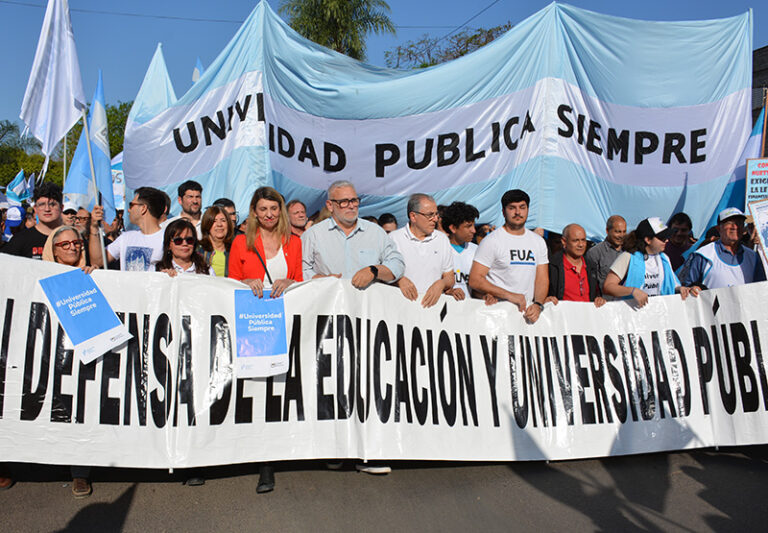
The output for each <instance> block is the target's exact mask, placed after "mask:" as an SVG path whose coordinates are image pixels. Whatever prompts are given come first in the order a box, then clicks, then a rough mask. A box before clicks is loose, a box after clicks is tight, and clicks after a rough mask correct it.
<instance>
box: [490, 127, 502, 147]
mask: <svg viewBox="0 0 768 533" xmlns="http://www.w3.org/2000/svg"><path fill="white" fill-rule="evenodd" d="M500 133H501V124H499V123H498V122H494V123H493V124H491V152H500V151H501V148H500V147H499V134H500Z"/></svg>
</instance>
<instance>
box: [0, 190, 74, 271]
mask: <svg viewBox="0 0 768 533" xmlns="http://www.w3.org/2000/svg"><path fill="white" fill-rule="evenodd" d="M34 201H35V215H37V220H38V222H37V223H36V224H35V225H34V226H32V227H31V228H26V229H23V230H21V231H20V232H19V233H17V234H16V235H14V236H13V238H12V239H11V240H10V241H9V242H8V244H6V245H5V246H3V248H2V251H3V253H6V254H11V255H18V256H21V257H30V258H32V259H40V260H42V258H43V248H44V247H45V241H46V240H48V235H50V234H51V232H52V231H53V230H55V229H56V228H58V227H59V226H61V202H62V194H61V187H59V186H58V185H55V184H53V183H51V182H44V183H42V184H41V185H40V186H39V187H36V188H35V195H34Z"/></svg>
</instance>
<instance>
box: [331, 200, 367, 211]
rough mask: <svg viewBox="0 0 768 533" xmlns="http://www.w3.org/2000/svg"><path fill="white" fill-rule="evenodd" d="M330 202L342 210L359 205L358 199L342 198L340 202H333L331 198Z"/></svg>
mask: <svg viewBox="0 0 768 533" xmlns="http://www.w3.org/2000/svg"><path fill="white" fill-rule="evenodd" d="M331 202H333V203H334V204H336V205H338V206H339V207H341V208H342V209H344V208H345V207H349V206H350V205H351V206H356V205H360V198H343V199H341V200H334V199H333V198H331Z"/></svg>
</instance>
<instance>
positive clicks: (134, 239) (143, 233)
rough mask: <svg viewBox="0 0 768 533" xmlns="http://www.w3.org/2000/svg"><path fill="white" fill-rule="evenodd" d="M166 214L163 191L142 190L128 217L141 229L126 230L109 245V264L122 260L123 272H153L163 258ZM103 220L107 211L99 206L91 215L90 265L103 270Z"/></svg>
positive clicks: (146, 188) (131, 203)
mask: <svg viewBox="0 0 768 533" xmlns="http://www.w3.org/2000/svg"><path fill="white" fill-rule="evenodd" d="M164 211H165V197H164V196H163V193H162V191H159V190H157V189H154V188H152V187H139V188H138V189H136V195H135V196H134V197H133V200H132V201H131V202H130V203H129V204H128V218H129V219H130V221H131V224H134V225H136V226H138V227H139V229H138V230H134V231H126V232H124V233H122V234H121V235H120V236H119V237H118V238H117V239H115V240H114V241H113V242H112V243H110V244H109V246H107V250H106V253H107V261H108V262H112V261H115V260H119V261H120V270H131V271H152V272H154V270H155V263H157V262H158V261H160V259H162V257H163V230H162V229H160V217H161V216H162V214H163V212H164ZM103 219H104V209H103V208H102V207H101V206H100V205H97V206H95V207H94V208H93V212H92V213H91V230H90V236H91V239H90V240H89V242H88V246H89V250H90V256H91V262H92V264H93V265H94V266H97V267H101V264H102V258H101V249H100V246H99V239H98V235H99V225H100V224H101V221H102V220H103Z"/></svg>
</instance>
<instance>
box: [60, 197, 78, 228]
mask: <svg viewBox="0 0 768 533" xmlns="http://www.w3.org/2000/svg"><path fill="white" fill-rule="evenodd" d="M75 216H77V204H76V203H74V202H70V201H69V200H67V201H65V202H64V205H63V208H62V210H61V223H62V225H64V226H74V225H75Z"/></svg>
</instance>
